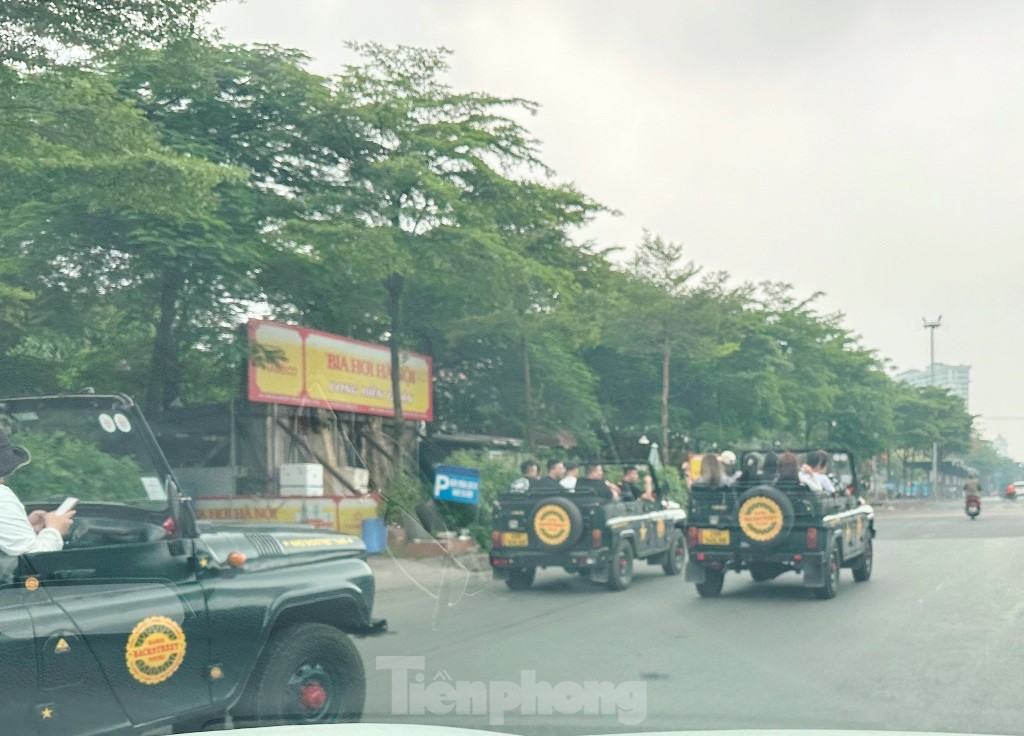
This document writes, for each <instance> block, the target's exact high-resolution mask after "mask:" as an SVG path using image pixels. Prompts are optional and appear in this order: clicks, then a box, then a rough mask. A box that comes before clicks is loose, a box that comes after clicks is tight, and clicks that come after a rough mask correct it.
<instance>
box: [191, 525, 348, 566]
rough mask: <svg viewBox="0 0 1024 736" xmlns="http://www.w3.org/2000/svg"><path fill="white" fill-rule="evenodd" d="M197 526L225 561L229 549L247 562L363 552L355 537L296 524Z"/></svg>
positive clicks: (200, 534)
mask: <svg viewBox="0 0 1024 736" xmlns="http://www.w3.org/2000/svg"><path fill="white" fill-rule="evenodd" d="M197 526H198V529H199V537H200V539H201V540H202V541H203V542H205V544H206V546H207V548H208V549H209V551H210V553H211V554H212V555H213V557H214V558H215V561H217V562H224V561H225V560H226V559H227V556H228V555H229V554H231V553H232V552H241V553H242V554H244V555H245V557H246V559H247V560H250V561H255V560H261V559H271V558H282V557H293V556H303V555H304V556H307V557H308V556H330V557H364V556H365V555H366V545H364V544H363V540H362V539H360V538H359V537H357V536H354V535H352V534H340V533H338V532H335V531H325V530H320V529H313V528H311V527H307V526H302V525H299V524H259V523H249V522H234V521H200V522H199V523H198V525H197Z"/></svg>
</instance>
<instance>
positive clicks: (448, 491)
mask: <svg viewBox="0 0 1024 736" xmlns="http://www.w3.org/2000/svg"><path fill="white" fill-rule="evenodd" d="M434 498H436V499H437V500H438V501H454V502H455V503H469V504H476V503H479V502H480V471H479V470H476V469H475V468H460V467H458V466H457V465H438V466H437V467H436V468H435V469H434Z"/></svg>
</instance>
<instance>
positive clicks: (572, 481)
mask: <svg viewBox="0 0 1024 736" xmlns="http://www.w3.org/2000/svg"><path fill="white" fill-rule="evenodd" d="M579 478H580V464H579V463H573V462H570V463H566V464H565V476H564V477H563V478H562V480H560V481H558V483H559V484H560V485H561V486H562V488H564V489H566V490H567V491H575V490H576V481H578V480H579Z"/></svg>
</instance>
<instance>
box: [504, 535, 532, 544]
mask: <svg viewBox="0 0 1024 736" xmlns="http://www.w3.org/2000/svg"><path fill="white" fill-rule="evenodd" d="M501 542H502V544H504V545H505V546H506V547H526V546H528V545H529V544H530V537H529V536H528V535H527V534H526V532H505V533H504V534H503V535H502V536H501Z"/></svg>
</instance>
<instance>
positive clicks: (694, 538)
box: [686, 526, 700, 547]
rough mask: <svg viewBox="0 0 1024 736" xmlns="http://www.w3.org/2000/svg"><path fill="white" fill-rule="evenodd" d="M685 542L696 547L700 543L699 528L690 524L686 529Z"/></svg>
mask: <svg viewBox="0 0 1024 736" xmlns="http://www.w3.org/2000/svg"><path fill="white" fill-rule="evenodd" d="M686 544H687V545H689V546H690V547H696V546H697V545H698V544H700V529H698V528H697V527H695V526H691V527H690V528H689V529H687V530H686Z"/></svg>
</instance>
